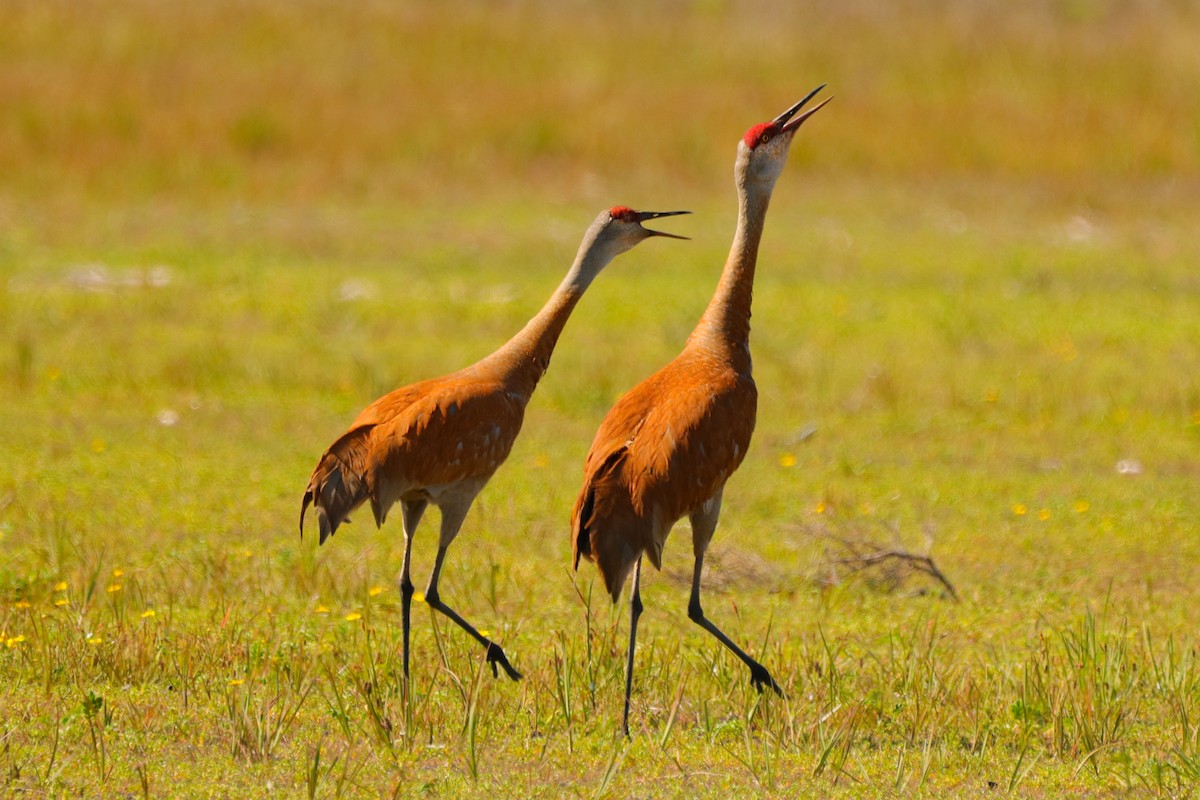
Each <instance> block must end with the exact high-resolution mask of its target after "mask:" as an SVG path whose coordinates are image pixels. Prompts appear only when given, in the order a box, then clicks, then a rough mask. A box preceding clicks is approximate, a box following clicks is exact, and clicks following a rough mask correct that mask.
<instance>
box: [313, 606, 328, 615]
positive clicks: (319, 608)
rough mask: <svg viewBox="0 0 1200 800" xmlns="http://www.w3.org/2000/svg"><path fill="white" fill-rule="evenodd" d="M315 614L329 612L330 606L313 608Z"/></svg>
mask: <svg viewBox="0 0 1200 800" xmlns="http://www.w3.org/2000/svg"><path fill="white" fill-rule="evenodd" d="M313 613H314V614H328V613H329V606H317V607H316V608H314V609H313Z"/></svg>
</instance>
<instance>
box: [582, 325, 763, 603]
mask: <svg viewBox="0 0 1200 800" xmlns="http://www.w3.org/2000/svg"><path fill="white" fill-rule="evenodd" d="M757 402H758V395H757V391H756V389H755V386H754V378H753V377H751V375H750V373H749V372H739V371H738V370H737V369H736V368H735V367H734V366H733V360H732V359H731V358H729V357H728V355H727V354H725V353H722V352H721V349H720V348H712V347H709V346H707V345H706V344H704V343H697V344H695V346H689V347H688V348H687V349H685V350H684V351H683V352H682V353H680V354H679V356H677V357H676V358H675V359H674V360H673V361H671V362H670V363H669V364H667V365H666V366H665V367H663V368H662V369H660V370H659V371H658V372H656V373H654V374H653V375H651V376H650V377H649V378H647V379H646V380H645V381H643V382H642V383H640V384H638V385H637V386H635V387H634V388H633V389H632V390H630V391H629V393H628V394H626V395H625V396H624V397H622V398H621V400H620V401H619V402H618V403H617V405H616V406H614V407H613V409H612V410H611V411H610V412H609V414H608V416H607V417H605V419H604V422H603V424H602V425H601V426H600V430H599V432H597V434H596V438H595V440H594V441H593V443H592V448H591V450H590V452H589V453H588V458H587V463H586V465H585V467H584V475H585V478H584V489H583V491H582V492H581V493H580V495H579V499H578V500H577V501H576V504H575V513H574V514H573V515H572V534H573V536H572V552H573V556H574V561H575V565H576V566H578V564H579V558H580V556H581V555H587V556H589V557H590V558H591V559H592V560H593V561H595V563H596V566H597V568H598V569H599V570H600V574H601V576H602V577H603V579H604V583H605V587H606V588H607V589H608V592H609V594H610V595H611V596H612V598H613V600H616V599H617V597H618V596H619V595H620V592H621V587H622V586H624V584H625V580H626V579H627V577H628V575H629V570H630V569H631V568H632V566H633V563H634V562H635V561H636V560H637V557H638V555H640V554H641V553H643V552H644V553H645V554H646V556H647V557H648V558H649V559H650V563H652V564H653V565H654V566H655V567H656V568H659V569H661V568H662V549H663V546H664V545H665V544H666V540H667V534H668V533H669V532H670V530H671V527H672V526H673V525H674V524H675V522H676V521H677V520H679V519H681V518H683V517H684V516H687V515H688V514H689V513H691V512H692V511H693V510H695V509H702V508H703V507H704V505H705V503H708V502H709V501H710V500H711V499H712V498H713V497H715V496H717V495H718V494H719V492H720V491H721V489H722V487H723V486H724V485H725V481H726V480H727V479H728V478H729V476H730V475H732V474H733V472H734V471H735V470H736V469H737V468H738V466H739V465H740V464H741V463H742V459H743V458H744V457H745V455H746V450H747V448H748V447H749V446H750V436H751V434H752V433H753V432H754V421H755V411H756V407H757Z"/></svg>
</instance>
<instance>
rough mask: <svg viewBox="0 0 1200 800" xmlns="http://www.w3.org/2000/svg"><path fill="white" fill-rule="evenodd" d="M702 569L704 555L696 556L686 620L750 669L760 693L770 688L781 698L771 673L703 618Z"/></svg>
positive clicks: (752, 680)
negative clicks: (706, 633)
mask: <svg viewBox="0 0 1200 800" xmlns="http://www.w3.org/2000/svg"><path fill="white" fill-rule="evenodd" d="M703 568H704V553H703V552H699V553H697V554H696V569H695V571H694V572H693V573H692V597H691V599H690V600H689V601H688V619H690V620H691V621H692V622H694V623H696V624H697V625H699V626H700V627H701V628H704V630H706V631H708V632H709V633H711V634H712V635H713V636H715V637H717V641H719V642H720V643H721V644H723V645H725V646H726V647H728V648H729V649H730V650H731V651H733V654H734V655H735V656H737V657H738V658H740V659H741V660H742V662H743V663H744V664H745V665H746V666H747V667H749V668H750V682H751V683H752V684H754V688H755V689H758V690H759V691H760V692H761V691H762V690H763V686H770V687H771V688H772V689H774V690H775V694H777V695H779V696H780V697H783V690H782V689H780V688H779V684H778V683H776V682H775V679H774V678H772V677H771V673H770V672H767V668H766V667H764V666H763V665H762V664H760V663H758V662H757V661H755V660H754V659H753V658H751V657H750V656H748V655H747V654H746V652H745V651H744V650H742V648H740V647H738V646H737V645H736V644H734V643H733V640H731V639H730V638H729V637H728V636H726V635H725V634H724V633H722V632H721V629H720V628H718V627H717V626H716V625H714V624H712V622H710V621H709V620H708V618H707V617H705V616H704V609H703V608H701V607H700V572H701V570H702V569H703Z"/></svg>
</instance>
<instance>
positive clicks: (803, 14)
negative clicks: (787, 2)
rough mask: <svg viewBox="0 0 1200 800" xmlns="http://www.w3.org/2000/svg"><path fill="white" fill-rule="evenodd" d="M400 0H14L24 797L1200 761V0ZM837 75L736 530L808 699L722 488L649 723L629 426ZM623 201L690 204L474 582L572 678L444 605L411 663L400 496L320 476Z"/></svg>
mask: <svg viewBox="0 0 1200 800" xmlns="http://www.w3.org/2000/svg"><path fill="white" fill-rule="evenodd" d="M397 5H398V6H399V7H393V6H392V5H391V4H386V3H363V4H359V5H356V6H351V5H347V4H337V3H332V2H317V0H306V1H305V2H298V3H282V2H235V1H234V0H218V2H212V3H204V4H189V5H186V6H185V5H184V4H178V5H177V4H167V3H158V2H151V1H150V0H122V2H119V3H114V4H99V3H68V2H33V1H32V0H15V1H14V2H7V3H4V4H0V287H2V288H0V369H2V372H0V397H2V399H0V795H3V796H35V797H36V796H50V797H60V796H62V797H66V796H71V797H78V796H83V797H115V796H121V797H124V796H147V797H174V796H179V797H276V796H291V797H377V796H396V797H412V796H432V797H452V796H490V797H556V798H557V797H561V796H572V797H575V796H578V797H675V796H680V797H683V796H687V797H692V796H695V797H744V796H778V797H797V796H820V797H826V796H830V797H900V796H904V797H907V796H924V797H986V796H1006V795H1014V796H1023V797H1045V798H1058V797H1117V796H1127V795H1131V796H1141V795H1148V796H1167V797H1180V798H1197V797H1200V790H1198V789H1197V786H1198V785H1200V634H1198V633H1197V626H1196V620H1197V615H1196V609H1197V608H1198V607H1200V588H1198V587H1200V574H1198V573H1200V570H1198V569H1197V566H1198V565H1200V493H1198V491H1197V484H1198V481H1200V456H1198V453H1200V451H1198V446H1200V268H1198V267H1200V237H1197V235H1196V233H1195V230H1196V215H1197V208H1198V207H1200V49H1198V48H1196V46H1195V42H1196V41H1197V40H1198V39H1200V12H1198V11H1197V10H1196V8H1195V7H1194V5H1193V4H1189V3H1182V2H1180V3H1172V2H1158V3H1149V2H1145V3H1141V2H1130V3H1119V2H1103V1H1102V0H1095V1H1092V0H1059V1H1058V2H1053V3H1044V4H1043V3H1033V2H1016V3H991V2H983V1H982V0H980V1H979V2H967V3H960V4H956V5H955V6H954V7H953V9H952V10H948V11H947V10H943V9H940V8H939V5H940V4H934V3H924V2H923V3H918V4H915V5H913V6H911V7H910V8H909V9H907V10H906V11H904V12H903V13H901V12H900V11H898V10H897V11H889V10H887V7H885V6H883V5H882V4H879V5H878V6H877V4H874V3H867V2H865V1H863V2H849V3H846V2H838V3H832V2H829V3H818V4H813V5H812V6H811V7H809V8H807V9H805V10H803V11H801V10H792V9H789V8H780V7H777V4H774V3H770V2H765V1H764V2H751V1H750V0H745V1H744V2H720V1H719V0H718V1H715V2H709V1H707V0H705V1H702V2H692V3H684V2H673V3H665V4H662V5H658V6H654V7H651V8H646V7H644V5H643V4H636V3H632V2H616V3H605V4H603V5H596V6H594V7H593V5H592V4H582V3H579V4H576V3H564V4H554V3H533V2H511V3H503V4H495V5H488V6H484V5H482V4H471V3H466V2H463V3H449V4H442V3H437V4H435V3H423V2H413V3H407V4H397ZM779 5H782V4H779ZM822 82H828V83H829V85H830V89H829V90H828V91H830V92H831V93H832V94H834V95H835V96H836V99H835V100H834V101H833V102H832V103H831V104H830V106H829V107H828V108H827V109H826V110H823V111H822V112H821V113H820V114H818V115H817V116H816V117H814V118H813V119H812V121H811V122H809V123H807V124H806V126H805V128H804V130H803V132H802V133H801V135H800V137H799V140H798V142H797V144H796V146H795V147H794V148H793V152H792V155H791V159H790V163H789V165H788V168H787V170H786V171H785V173H784V175H783V177H782V178H781V179H780V181H779V185H778V188H777V190H776V193H775V198H774V201H773V204H772V208H771V212H770V215H769V219H768V223H767V231H766V237H765V241H764V243H763V249H762V253H761V256H760V260H759V270H758V276H759V277H758V283H757V286H756V289H757V291H756V300H755V313H754V334H753V348H754V359H755V367H756V378H757V381H758V386H759V393H760V404H759V415H758V429H757V432H756V435H755V441H754V446H753V448H752V450H751V452H750V453H749V455H748V456H747V458H746V461H745V463H744V464H743V466H742V468H741V470H740V471H739V472H738V473H737V475H736V476H735V477H734V478H733V479H732V480H731V482H730V484H729V486H728V487H727V491H726V492H725V506H724V513H723V516H722V525H721V526H720V528H719V529H718V531H717V535H716V538H715V540H714V545H713V551H711V552H712V555H711V557H710V564H709V568H708V570H707V572H706V587H707V589H706V595H705V597H706V610H707V611H708V612H709V613H710V615H711V616H712V617H713V619H714V620H715V621H717V623H718V624H719V625H721V626H722V627H724V628H725V630H726V631H728V632H729V633H730V635H731V636H732V637H733V638H734V639H735V640H737V641H738V642H739V643H741V644H743V645H745V646H746V647H747V648H748V649H749V650H750V651H751V652H752V653H754V654H756V655H757V656H758V657H759V658H760V659H761V660H762V661H764V663H765V664H767V666H768V667H769V668H770V669H771V671H772V673H773V674H774V675H775V677H776V678H777V679H778V680H779V681H780V683H781V684H782V685H783V687H784V689H785V690H786V692H787V695H788V696H787V698H786V699H782V700H781V699H778V698H775V697H761V698H760V697H759V696H758V695H757V694H755V692H754V691H753V690H752V689H751V687H750V686H749V682H748V680H747V676H746V674H745V670H744V669H743V667H742V666H741V665H740V664H739V663H737V662H736V661H734V660H733V659H731V658H730V657H728V655H727V654H726V653H725V652H724V651H723V650H721V649H720V648H719V646H718V645H717V644H716V643H715V642H713V641H712V639H711V638H710V637H708V636H707V635H705V634H704V633H703V632H702V631H700V630H699V629H698V628H697V627H696V626H694V625H692V624H691V623H690V622H689V621H688V619H687V614H686V604H687V586H688V580H689V578H690V569H691V549H690V544H689V542H688V536H687V534H686V531H677V532H676V535H675V536H674V537H673V538H672V540H671V542H670V543H669V544H668V547H667V551H666V553H665V565H664V567H665V568H664V571H663V572H662V573H661V574H660V573H655V572H653V571H650V572H648V573H647V575H646V576H645V580H644V582H643V584H644V585H643V599H644V602H645V605H646V614H645V615H644V616H643V618H642V627H641V629H640V633H639V648H638V653H637V664H638V666H637V679H636V681H635V685H634V698H633V719H632V727H633V735H632V738H631V739H630V740H628V741H626V740H624V739H623V738H622V737H621V736H620V735H619V733H618V728H619V721H620V712H621V692H622V681H623V653H624V646H625V641H626V636H627V628H626V625H627V620H626V615H627V608H626V606H625V605H624V603H622V604H620V605H618V606H616V607H615V608H613V607H611V606H610V604H609V603H608V602H607V601H606V600H605V596H604V593H603V590H602V588H601V586H600V585H599V583H598V581H596V573H595V570H594V569H593V568H592V567H591V566H590V565H587V564H585V565H581V568H580V571H579V573H578V575H576V576H573V575H572V574H571V572H570V568H569V567H570V563H569V560H570V552H569V550H570V548H569V542H568V530H569V525H568V514H569V511H570V507H571V503H572V502H573V500H574V495H575V492H576V491H577V490H578V487H579V481H580V479H581V476H582V464H583V458H584V455H585V453H586V451H587V446H588V444H589V442H590V440H591V436H592V434H593V432H594V431H595V429H596V426H597V425H598V424H599V422H600V420H601V419H602V417H603V415H604V413H605V411H606V410H607V409H608V407H609V406H610V405H611V403H612V402H613V401H614V400H615V399H616V398H617V397H618V396H619V395H620V394H621V393H622V392H623V391H624V390H626V389H627V388H629V387H630V386H631V385H633V384H634V383H635V382H636V381H638V380H640V379H641V378H642V377H644V376H645V375H647V374H649V372H651V371H652V370H653V369H655V368H657V367H658V366H659V365H661V364H662V363H664V362H665V361H666V360H667V359H669V358H670V357H672V356H673V355H674V354H675V353H676V352H677V351H678V350H679V348H680V347H681V345H682V343H683V341H684V339H685V337H686V335H687V333H688V332H689V331H690V329H691V327H692V325H693V324H694V322H695V320H696V319H697V317H698V316H699V314H700V312H701V310H702V309H703V307H704V304H705V303H706V302H707V299H708V297H709V296H710V294H711V292H712V289H713V287H714V285H715V283H716V280H717V275H718V273H719V270H720V266H721V264H722V262H723V259H724V257H725V253H726V251H727V249H728V243H729V239H730V236H731V234H732V231H733V224H734V213H735V206H734V194H733V187H732V185H731V183H732V182H731V180H730V176H731V167H732V159H733V154H734V148H735V144H736V142H737V139H738V137H739V136H740V135H741V133H742V132H743V131H744V130H745V129H746V128H748V127H749V126H750V125H751V124H753V123H755V122H759V121H762V120H764V119H768V118H770V117H772V116H774V115H775V114H776V113H778V112H779V111H781V110H782V109H783V108H785V107H786V106H788V105H789V104H790V103H791V102H793V101H794V100H796V99H798V98H799V97H801V96H802V95H803V94H804V93H806V92H807V91H808V90H809V89H811V88H812V87H813V86H816V85H817V84H819V83H822ZM614 204H627V205H631V206H634V207H637V208H648V209H664V210H665V209H674V208H690V209H691V210H692V211H693V212H694V215H693V216H690V217H681V218H679V219H677V220H671V221H670V224H669V225H668V224H664V225H663V226H662V227H664V228H667V229H669V230H672V231H675V232H678V233H681V234H685V235H688V236H691V237H692V239H693V241H691V242H673V241H668V240H657V241H652V242H649V243H647V244H645V245H643V246H641V247H640V248H638V249H637V250H636V251H634V252H633V253H631V254H629V255H627V256H624V257H622V258H621V259H620V260H618V261H617V262H615V263H614V264H613V265H612V266H611V267H610V268H609V269H608V270H607V271H606V273H605V274H603V275H601V276H600V278H599V279H598V280H597V282H596V284H595V286H594V287H593V288H592V289H591V290H590V292H589V294H588V296H587V297H585V298H584V300H583V301H582V303H581V304H580V306H579V308H578V309H577V311H576V313H575V315H574V317H573V318H572V320H571V321H570V323H569V324H568V326H567V329H566V332H565V333H564V335H563V337H562V340H561V341H560V344H559V348H558V352H557V353H556V354H555V357H554V362H553V365H552V367H551V369H550V371H549V372H548V374H547V376H546V378H545V379H544V380H543V382H542V384H541V386H540V388H539V391H538V393H537V394H536V395H535V397H534V399H533V401H532V403H531V404H530V408H529V412H528V415H527V417H526V423H525V429H524V431H523V433H522V436H521V438H520V439H519V440H518V442H517V445H516V447H515V448H514V450H513V453H512V455H511V457H510V459H509V462H508V464H507V465H506V466H505V467H504V468H503V469H501V471H500V472H499V473H498V474H497V476H496V478H495V479H494V480H493V481H492V483H491V484H490V485H489V487H488V488H487V489H486V490H485V491H484V493H483V494H482V495H481V497H480V500H479V502H478V503H477V504H476V506H475V508H474V509H473V510H472V512H471V515H470V516H469V517H468V520H467V523H466V525H465V526H464V529H463V534H462V536H461V537H460V538H459V540H458V541H457V542H456V544H455V546H454V548H453V549H452V550H451V553H450V557H449V559H448V561H447V566H446V570H445V572H444V575H443V580H442V594H443V597H444V598H445V599H446V600H447V602H449V603H450V604H452V605H454V606H455V607H456V608H458V609H459V610H461V611H462V613H463V614H464V616H466V617H467V618H468V619H471V620H472V621H476V622H478V623H479V624H480V625H481V627H483V628H486V629H489V630H490V631H492V632H493V633H494V634H495V636H497V637H498V639H499V641H500V642H501V643H502V644H503V646H504V648H505V650H506V651H507V652H508V654H509V656H510V658H511V659H512V660H513V662H514V665H515V666H516V667H517V668H518V669H520V670H522V671H523V672H524V673H525V676H526V677H525V679H524V680H523V681H522V682H520V683H512V682H509V681H507V680H503V679H501V680H493V679H492V677H491V675H490V673H489V672H488V671H487V670H486V668H485V665H484V664H483V659H482V655H483V654H482V652H480V651H479V650H478V649H477V648H476V647H475V646H474V645H473V644H472V643H470V642H469V641H468V640H467V638H466V637H465V636H463V635H461V632H460V631H458V630H457V629H453V628H452V626H450V627H448V626H447V625H446V624H445V620H444V619H442V618H440V617H439V618H438V619H433V618H432V617H431V615H428V614H426V613H424V609H423V608H421V607H418V608H417V613H414V643H413V646H414V669H413V672H414V675H413V683H412V691H411V693H410V694H409V696H408V697H405V696H404V695H403V694H402V692H401V682H400V679H399V669H400V666H399V648H398V638H399V596H398V592H397V590H396V587H395V575H396V573H397V571H398V569H399V565H400V556H401V554H402V535H401V532H400V525H399V520H398V519H393V520H392V521H391V522H390V523H389V524H388V525H386V526H385V527H384V528H383V529H382V530H375V529H374V526H373V525H371V524H370V522H369V515H363V514H360V515H358V517H356V519H355V524H353V525H351V526H349V527H346V528H343V529H341V530H340V531H339V532H338V535H337V536H336V537H335V538H334V539H333V540H332V541H331V542H328V543H326V545H325V546H324V547H321V548H320V549H318V548H317V545H316V538H315V531H314V532H313V534H312V535H307V536H305V537H304V538H303V540H301V539H300V538H299V537H298V536H297V533H296V518H297V514H298V511H299V505H300V497H301V493H302V492H303V489H304V486H305V482H306V480H307V478H308V475H309V473H310V471H311V470H312V467H313V466H314V464H315V462H316V459H317V457H318V456H319V454H320V453H321V451H322V450H323V449H324V448H325V447H326V446H327V445H328V444H329V443H330V442H331V441H332V440H333V438H334V437H335V436H337V435H338V434H339V433H340V432H341V431H342V430H343V429H344V427H345V426H346V424H348V422H349V421H350V420H351V419H352V418H353V416H354V414H355V413H356V412H357V411H358V410H359V409H360V408H361V407H362V406H364V405H365V404H366V403H367V402H369V401H370V400H372V399H374V398H375V397H376V396H378V395H379V394H381V393H383V392H385V391H387V390H389V389H391V388H394V387H395V386H398V385H401V384H403V383H407V382H411V381H413V380H417V379H420V378H424V377H430V376H433V375H438V374H442V373H445V372H448V371H450V370H452V369H456V368H458V367H460V366H463V365H465V364H467V363H469V362H470V361H472V360H474V359H476V358H479V357H481V356H483V355H484V354H486V353H488V352H490V351H491V350H492V349H493V348H494V347H495V346H497V345H498V344H499V343H501V342H502V341H503V340H504V339H506V338H507V337H508V336H509V335H511V333H512V332H514V331H515V330H517V329H518V328H519V327H520V326H521V325H522V324H523V323H524V321H525V320H526V319H527V318H528V317H529V316H530V315H531V314H533V313H534V312H535V311H536V310H537V309H538V308H539V307H540V305H541V303H542V302H543V301H544V299H545V298H546V297H547V296H548V295H549V293H550V292H551V291H552V289H553V288H554V286H556V285H557V282H558V280H559V279H560V278H561V275H562V273H563V272H564V271H565V269H566V268H567V266H568V265H569V263H570V260H571V258H572V256H573V255H574V253H575V249H576V247H577V244H578V240H579V237H580V235H581V234H582V232H583V230H584V228H585V227H586V225H587V224H588V222H589V221H590V220H591V219H592V218H593V217H594V215H595V214H596V213H597V212H598V211H599V210H600V209H602V208H606V207H609V206H611V205H614ZM681 527H686V526H681ZM435 531H436V526H435V525H433V524H431V523H430V521H429V520H427V521H426V523H425V526H424V527H423V528H422V529H421V530H420V532H419V534H418V537H417V539H416V543H415V545H414V559H415V564H414V575H415V578H416V580H417V582H418V584H422V583H423V582H424V580H425V578H426V576H427V575H428V570H429V567H430V565H431V563H432V559H433V554H434V540H435V537H436V533H435ZM844 542H848V543H852V544H853V543H858V544H860V545H863V544H866V543H876V544H879V545H883V546H887V547H895V546H899V547H903V548H905V549H907V550H909V551H911V552H914V553H918V554H924V553H929V554H932V556H933V558H934V560H935V561H936V563H937V565H938V567H939V568H940V569H941V570H942V571H943V572H944V573H945V574H946V576H947V577H948V578H949V579H950V581H952V582H953V584H954V586H955V588H956V589H957V592H958V594H959V595H960V597H961V601H960V602H954V601H953V600H952V599H950V598H949V597H947V596H946V594H945V593H944V592H943V591H942V590H941V587H940V586H939V585H938V584H937V583H935V582H933V581H931V580H930V579H928V578H927V577H925V576H922V575H920V574H914V573H911V572H905V571H903V570H902V569H900V568H898V567H893V568H891V569H878V568H872V569H868V570H864V571H863V572H860V573H853V572H852V570H851V569H850V568H849V567H848V566H847V565H844V564H839V563H837V561H838V559H839V558H842V557H844V556H846V555H847V551H846V550H845V549H844V547H843V546H842V544H841V543H844Z"/></svg>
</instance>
